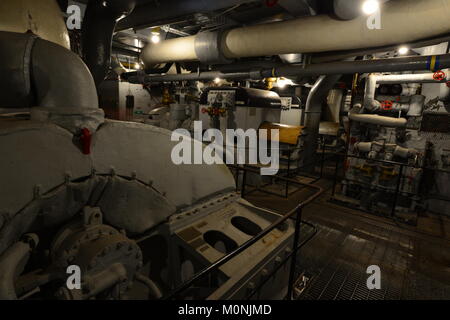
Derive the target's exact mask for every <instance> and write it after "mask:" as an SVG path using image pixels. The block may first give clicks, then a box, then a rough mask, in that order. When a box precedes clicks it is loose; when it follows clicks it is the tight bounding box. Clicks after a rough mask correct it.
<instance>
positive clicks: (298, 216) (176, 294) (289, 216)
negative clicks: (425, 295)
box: [163, 165, 324, 300]
mask: <svg viewBox="0 0 450 320" xmlns="http://www.w3.org/2000/svg"><path fill="white" fill-rule="evenodd" d="M229 167H230V168H232V169H234V170H238V171H243V172H244V175H245V173H246V172H252V173H259V170H257V169H254V168H248V167H245V166H244V167H241V166H235V165H230V166H229ZM238 175H239V174H238ZM278 179H281V180H284V181H288V182H289V183H292V184H298V185H301V186H303V187H305V188H308V189H311V190H313V194H312V195H310V196H309V197H308V198H307V199H305V200H304V201H302V202H300V203H299V204H298V205H297V206H296V207H295V208H294V209H292V210H291V211H289V212H288V213H286V214H285V215H280V213H277V212H274V211H271V210H268V209H264V210H265V211H266V212H270V213H272V214H274V215H276V216H279V218H278V219H277V220H276V221H275V222H274V223H272V224H271V225H270V226H269V227H268V228H266V229H265V230H263V231H261V232H260V233H259V234H258V235H256V236H255V237H253V238H252V239H250V240H248V241H247V242H245V243H244V244H242V245H241V246H240V247H238V248H236V249H235V250H233V251H232V252H230V253H229V254H227V255H224V256H223V257H222V258H220V259H219V260H217V261H216V262H214V263H213V264H211V265H209V266H208V267H206V268H205V269H203V270H202V271H200V272H198V273H197V274H196V275H195V276H193V277H192V278H191V279H190V280H189V281H187V282H185V283H183V284H181V285H180V286H179V287H178V288H176V289H175V290H173V291H172V292H171V293H169V294H168V295H167V296H165V297H164V298H163V299H165V300H170V299H178V298H180V296H181V295H182V293H183V292H185V291H186V290H188V289H189V288H191V287H192V286H193V285H195V284H196V283H197V282H198V281H199V280H201V279H204V278H205V277H206V276H208V275H209V274H211V272H213V271H215V270H217V269H218V268H220V267H221V266H222V265H224V264H225V263H227V262H229V261H230V260H232V259H233V258H235V257H236V256H237V255H239V254H241V253H242V252H244V251H245V250H247V249H248V248H249V247H251V246H252V245H253V244H255V243H256V242H258V241H259V240H261V239H262V238H264V237H265V236H266V235H268V234H269V233H270V232H272V231H273V230H274V229H276V228H277V227H279V226H281V225H283V224H284V223H285V222H286V221H287V220H295V230H294V239H293V241H292V248H291V252H290V254H289V255H288V256H286V257H285V259H284V260H283V261H281V263H280V264H279V265H278V266H277V268H275V269H274V270H273V271H272V272H271V273H270V274H268V275H267V279H266V280H265V281H263V282H262V283H260V285H259V286H258V287H257V288H255V289H254V290H253V292H251V293H250V294H249V296H248V298H251V297H253V296H254V295H255V294H256V293H257V292H258V290H260V289H261V288H262V287H263V286H264V284H265V283H266V282H267V281H268V279H270V278H271V277H272V276H273V275H274V274H275V273H276V272H277V271H278V270H279V269H280V268H281V267H283V266H284V265H286V263H288V261H289V260H291V265H290V271H289V280H288V291H287V295H286V297H287V298H288V299H290V298H291V297H292V293H293V289H294V284H295V280H296V279H295V272H296V268H295V266H296V264H297V255H298V254H297V253H298V252H299V250H300V248H301V247H303V246H304V245H305V244H306V243H307V242H308V241H310V240H311V239H312V238H313V237H314V235H315V234H316V233H317V229H316V228H315V227H314V226H313V225H312V224H310V223H308V222H306V221H303V220H302V211H303V208H304V207H305V206H307V205H308V204H310V203H311V202H313V201H314V200H316V199H317V198H318V197H319V196H320V195H322V193H323V192H324V190H323V189H322V188H321V187H319V186H316V185H313V184H308V183H303V182H299V181H297V180H294V179H291V178H286V177H278ZM302 224H305V225H308V226H310V227H312V228H313V230H314V232H313V233H312V234H311V235H310V236H309V237H308V238H307V239H306V240H304V241H303V242H302V243H300V244H299V243H298V242H299V239H300V229H301V225H302Z"/></svg>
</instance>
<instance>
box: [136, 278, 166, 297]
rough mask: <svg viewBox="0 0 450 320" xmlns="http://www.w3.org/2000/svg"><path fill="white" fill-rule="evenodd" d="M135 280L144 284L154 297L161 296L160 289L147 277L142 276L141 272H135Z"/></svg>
mask: <svg viewBox="0 0 450 320" xmlns="http://www.w3.org/2000/svg"><path fill="white" fill-rule="evenodd" d="M136 280H137V281H139V282H141V283H143V284H145V285H146V287H147V288H148V289H149V290H150V294H151V296H152V297H153V298H154V299H161V298H162V296H163V294H162V292H161V290H160V289H159V288H158V286H157V285H156V283H154V282H153V281H152V280H151V279H150V278H149V277H146V276H144V275H143V274H142V273H136Z"/></svg>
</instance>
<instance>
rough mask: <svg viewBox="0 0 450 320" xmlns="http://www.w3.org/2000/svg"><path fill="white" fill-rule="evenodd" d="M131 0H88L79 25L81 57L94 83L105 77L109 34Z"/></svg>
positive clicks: (131, 5) (129, 9) (129, 7)
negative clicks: (80, 25) (80, 28)
mask: <svg viewBox="0 0 450 320" xmlns="http://www.w3.org/2000/svg"><path fill="white" fill-rule="evenodd" d="M135 2H136V1H135V0H92V1H89V4H88V6H87V9H86V14H85V17H84V20H83V28H82V45H83V60H84V61H85V63H86V64H87V66H88V67H89V70H90V71H91V73H92V75H93V77H94V81H95V84H96V86H97V87H98V85H99V84H100V83H101V82H102V81H103V80H104V79H105V76H106V74H107V72H108V70H109V67H110V64H111V50H112V38H113V33H114V29H115V27H116V24H117V22H118V21H119V20H121V19H123V18H124V17H126V16H127V15H129V14H130V13H131V12H132V11H133V9H134V7H135Z"/></svg>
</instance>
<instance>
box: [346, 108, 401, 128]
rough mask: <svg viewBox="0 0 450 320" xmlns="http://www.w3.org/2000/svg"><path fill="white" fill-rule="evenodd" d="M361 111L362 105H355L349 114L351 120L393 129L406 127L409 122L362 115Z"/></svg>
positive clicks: (374, 115) (373, 115)
mask: <svg viewBox="0 0 450 320" xmlns="http://www.w3.org/2000/svg"><path fill="white" fill-rule="evenodd" d="M360 110H361V105H358V104H357V105H355V106H354V107H353V109H352V110H351V111H350V113H349V118H350V120H352V121H356V122H363V123H369V124H375V125H380V126H384V127H391V128H396V127H404V126H406V123H407V120H406V119H404V118H392V117H383V116H379V115H376V114H360V113H359V111H360Z"/></svg>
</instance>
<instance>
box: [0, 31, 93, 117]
mask: <svg viewBox="0 0 450 320" xmlns="http://www.w3.org/2000/svg"><path fill="white" fill-rule="evenodd" d="M0 47H1V48H2V50H1V52H0V57H1V59H0V61H1V62H0V73H1V74H6V75H10V76H7V77H6V76H5V77H2V78H1V79H0V86H1V88H2V90H0V107H1V108H30V107H35V106H38V107H55V108H61V107H65V108H98V98H97V92H96V90H95V84H94V80H93V79H92V75H91V74H90V72H89V70H88V68H87V67H86V65H85V64H84V63H83V61H82V60H81V59H80V58H79V57H78V56H77V55H76V54H75V53H73V52H72V51H70V50H68V49H66V48H64V47H62V46H60V45H57V44H55V43H53V42H49V41H46V40H43V39H40V38H38V37H37V36H35V35H33V34H30V33H13V32H0Z"/></svg>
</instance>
